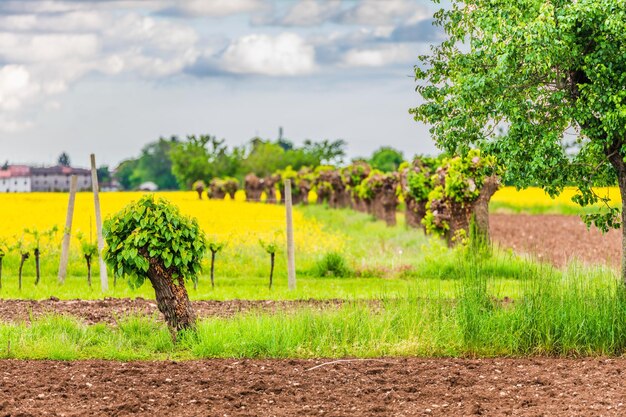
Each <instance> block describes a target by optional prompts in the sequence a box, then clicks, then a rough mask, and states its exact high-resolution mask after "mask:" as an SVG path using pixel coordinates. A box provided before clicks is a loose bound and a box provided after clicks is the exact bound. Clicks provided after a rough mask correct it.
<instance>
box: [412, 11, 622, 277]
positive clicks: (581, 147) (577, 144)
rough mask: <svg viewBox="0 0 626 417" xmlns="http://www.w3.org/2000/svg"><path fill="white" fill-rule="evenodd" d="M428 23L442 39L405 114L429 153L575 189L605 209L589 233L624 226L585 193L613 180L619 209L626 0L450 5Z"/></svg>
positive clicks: (518, 180) (424, 60)
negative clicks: (482, 157)
mask: <svg viewBox="0 0 626 417" xmlns="http://www.w3.org/2000/svg"><path fill="white" fill-rule="evenodd" d="M435 17H436V19H437V24H439V25H441V26H443V28H444V29H445V31H446V33H447V35H448V37H447V39H446V40H445V41H444V42H443V43H442V44H441V45H439V46H437V47H435V48H434V49H433V50H432V53H431V54H430V55H426V56H422V57H420V60H421V66H417V67H416V68H415V76H416V79H417V80H419V81H420V83H419V85H418V87H417V91H418V92H419V94H420V95H421V96H422V98H423V100H424V102H423V104H421V105H419V106H418V107H416V108H414V109H412V110H411V112H412V113H413V114H414V116H415V119H416V120H417V121H422V122H425V123H428V124H430V125H431V126H432V127H431V129H430V131H431V134H432V136H433V138H434V139H435V141H436V142H437V144H438V145H439V146H440V147H442V148H444V149H446V150H448V151H450V152H458V153H462V154H465V153H467V151H468V149H469V148H470V147H473V146H476V147H480V148H483V149H484V150H485V151H486V152H490V153H492V154H494V155H495V156H497V158H498V159H499V162H500V163H502V164H503V165H504V166H505V167H506V172H505V173H504V181H505V182H507V183H513V184H516V185H517V186H519V187H526V186H529V185H534V184H540V185H541V186H543V188H544V189H545V190H546V191H547V192H548V193H549V194H550V195H555V194H558V193H559V192H560V191H561V190H562V189H563V187H564V186H565V185H568V184H574V185H576V186H577V187H578V193H577V195H576V196H575V197H574V201H576V202H577V203H579V204H580V205H582V206H585V205H590V204H594V203H598V202H604V203H606V205H605V206H604V208H602V209H601V210H600V211H598V212H597V213H595V214H592V215H590V216H587V217H586V219H585V220H586V221H587V224H590V223H594V224H595V225H596V226H598V227H600V228H601V229H603V230H607V229H608V228H610V227H619V226H620V224H623V223H625V221H626V210H624V207H623V206H622V211H621V213H622V215H621V216H622V217H621V221H620V218H619V210H618V209H615V208H611V207H609V206H608V203H607V201H603V199H602V198H600V197H599V196H598V195H597V194H596V193H595V192H594V190H593V189H592V185H593V184H599V183H602V184H606V183H614V182H615V181H617V183H618V184H619V187H620V192H621V196H622V204H626V162H625V161H624V157H625V156H626V77H625V76H624V74H626V0H578V1H571V0H552V1H550V0H520V1H514V2H510V1H504V0H496V1H492V0H468V1H461V0H452V4H451V7H450V8H449V9H447V10H441V11H439V12H438V13H437V14H436V15H435ZM499 128H504V129H505V130H506V134H504V135H499V134H498V133H497V132H498V129H499ZM622 233H623V237H624V239H623V243H622V245H623V246H622V278H623V279H624V280H626V227H624V228H622Z"/></svg>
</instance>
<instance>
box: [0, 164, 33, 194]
mask: <svg viewBox="0 0 626 417" xmlns="http://www.w3.org/2000/svg"><path fill="white" fill-rule="evenodd" d="M30 190H31V177H30V167H28V166H26V165H10V166H9V167H8V169H0V192H1V193H23V192H29V191H30Z"/></svg>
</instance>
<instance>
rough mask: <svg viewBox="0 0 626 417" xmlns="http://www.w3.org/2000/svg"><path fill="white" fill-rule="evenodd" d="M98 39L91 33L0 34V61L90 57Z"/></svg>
mask: <svg viewBox="0 0 626 417" xmlns="http://www.w3.org/2000/svg"><path fill="white" fill-rule="evenodd" d="M98 49H99V40H98V38H97V37H96V36H95V35H93V34H71V35H68V34H45V35H32V34H15V33H8V32H1V33H0V61H4V62H11V63H14V62H16V63H37V62H50V61H55V60H63V59H69V58H77V59H90V58H93V57H95V56H96V55H97V54H98Z"/></svg>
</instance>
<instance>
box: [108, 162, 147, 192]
mask: <svg viewBox="0 0 626 417" xmlns="http://www.w3.org/2000/svg"><path fill="white" fill-rule="evenodd" d="M138 163H139V161H138V160H137V159H127V160H125V161H122V162H120V164H119V165H118V166H117V168H115V173H114V174H113V177H114V178H115V179H116V180H117V182H119V183H120V185H121V186H122V188H123V189H124V190H132V189H134V188H136V187H138V186H139V184H141V179H140V178H138V177H137V176H134V175H133V174H134V172H135V169H136V168H137V165H138Z"/></svg>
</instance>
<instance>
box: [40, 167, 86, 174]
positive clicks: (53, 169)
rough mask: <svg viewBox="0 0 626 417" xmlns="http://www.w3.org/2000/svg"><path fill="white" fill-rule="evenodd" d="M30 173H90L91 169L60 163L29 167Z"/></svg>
mask: <svg viewBox="0 0 626 417" xmlns="http://www.w3.org/2000/svg"><path fill="white" fill-rule="evenodd" d="M30 172H31V174H32V175H91V171H90V170H88V169H84V168H72V167H66V166H62V165H57V166H54V167H45V168H31V169H30Z"/></svg>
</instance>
